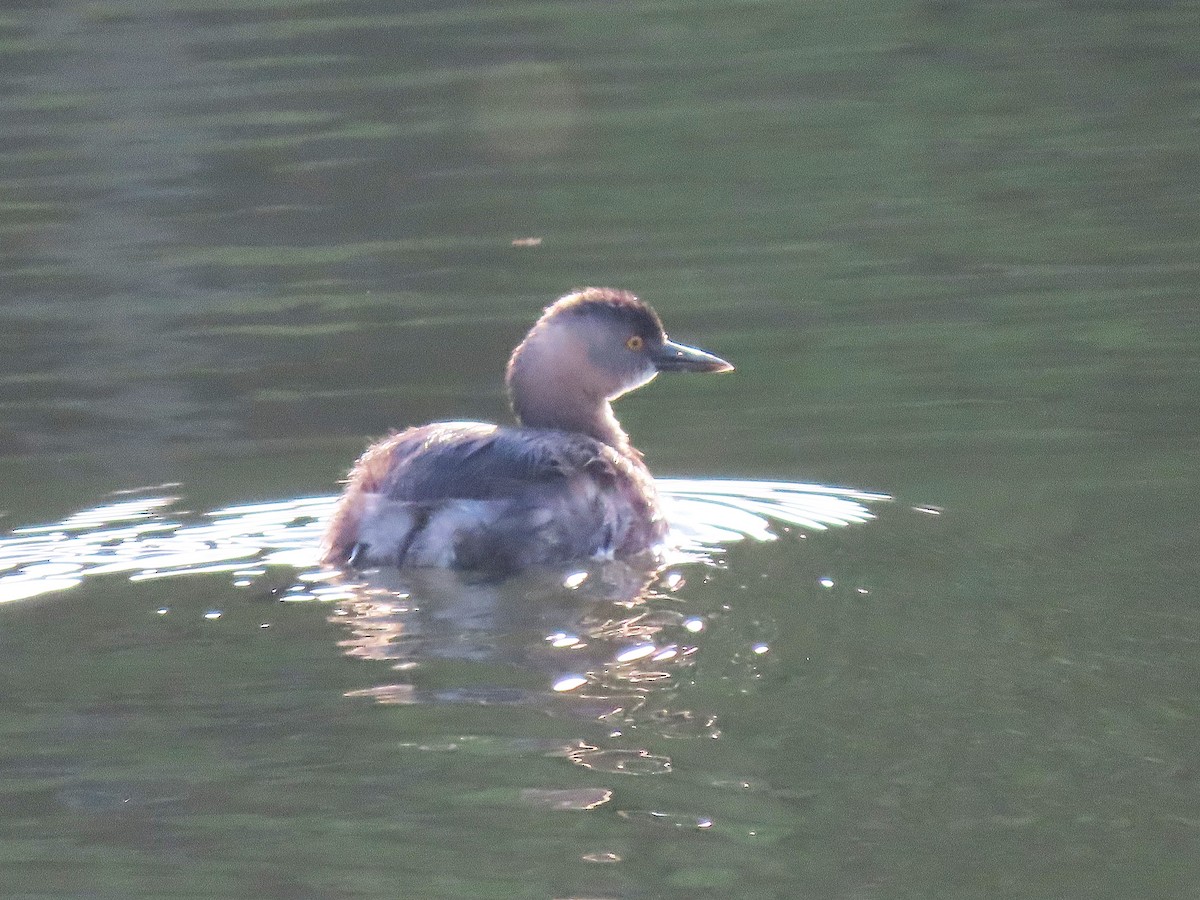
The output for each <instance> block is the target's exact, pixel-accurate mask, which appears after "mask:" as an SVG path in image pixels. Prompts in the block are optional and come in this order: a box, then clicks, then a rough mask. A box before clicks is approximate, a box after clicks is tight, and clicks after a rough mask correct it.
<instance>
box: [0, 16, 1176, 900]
mask: <svg viewBox="0 0 1200 900" xmlns="http://www.w3.org/2000/svg"><path fill="white" fill-rule="evenodd" d="M1198 40H1200V12H1198V10H1197V7H1196V5H1195V4H1194V3H1187V2H1170V0H1160V2H1146V3H1137V2H1120V0H1113V2H1088V0H1075V2H1050V0H1030V2H1014V3H983V2H970V0H944V2H939V0H929V2H923V3H921V2H899V0H874V2H867V0H843V2H840V3H830V2H816V3H792V2H732V0H723V2H705V0H691V2H686V3H684V2H674V0H664V2H645V3H643V2H629V3H615V2H598V0H595V2H578V3H571V2H543V3H488V4H483V3H476V4H467V3H458V4H454V3H438V2H429V3H413V4H401V3H383V2H374V3H372V2H362V0H342V2H339V0H313V2H306V3H297V2H287V0H229V2H223V0H221V2H219V0H154V2H152V0H125V2H121V0H109V2H105V0H96V2H89V3H85V2H59V3H50V2H43V3H36V2H21V3H10V4H7V5H5V7H4V8H3V10H0V510H3V511H4V512H5V516H4V517H3V518H2V519H0V524H2V525H3V526H4V527H5V528H6V529H8V528H17V527H19V526H24V525H30V524H38V523H43V522H55V521H58V520H60V519H61V518H62V517H64V516H68V515H70V514H71V513H73V512H75V511H77V510H80V509H85V508H90V507H93V506H95V505H96V504H98V503H103V502H106V501H108V500H111V499H112V497H111V494H112V492H113V491H119V490H127V489H131V488H136V487H140V486H145V485H158V484H162V483H164V482H178V483H179V486H178V487H173V488H169V489H164V491H163V492H166V493H171V494H173V495H175V496H181V497H182V498H183V500H182V501H181V503H180V504H177V506H178V507H180V508H188V509H191V510H194V511H196V512H197V513H200V512H203V511H206V510H211V509H213V508H215V507H219V506H225V505H230V504H245V503H257V502H264V503H278V502H281V501H284V500H287V499H288V498H295V497H308V496H313V495H324V494H329V493H332V491H333V490H334V488H335V483H336V481H337V479H338V478H339V477H340V476H341V474H342V473H343V472H344V470H345V468H346V467H347V466H348V464H349V462H350V460H352V458H353V457H354V455H355V454H356V453H357V452H358V451H359V450H360V449H361V447H362V446H363V444H364V442H365V440H366V439H367V438H368V437H370V436H375V435H379V434H381V433H384V432H386V431H387V430H388V429H390V428H393V427H398V426H401V425H406V424H411V423H416V422H423V421H428V420H430V419H436V418H476V417H477V418H485V419H497V418H503V417H504V416H505V415H506V412H505V403H504V398H503V395H502V386H501V380H500V371H501V368H502V365H503V362H504V360H505V359H506V356H507V353H508V351H509V349H510V348H511V346H512V345H513V343H514V342H515V341H516V340H517V339H518V338H519V337H520V335H521V334H522V333H523V331H524V329H525V328H526V327H527V326H528V324H529V322H530V321H531V320H532V319H533V318H534V317H535V316H536V314H537V311H538V310H539V309H540V307H541V306H542V305H544V304H545V303H547V302H549V301H550V300H551V299H553V298H554V297H555V296H557V295H559V294H561V293H563V292H565V291H566V290H568V289H569V288H571V287H573V286H576V285H581V284H612V285H615V286H619V287H626V288H629V289H632V290H634V291H636V292H638V293H639V294H640V295H641V296H643V297H644V298H645V299H647V300H649V301H651V302H652V303H654V304H655V306H656V307H657V308H658V309H659V311H660V312H661V313H662V315H663V317H664V319H665V320H666V322H667V325H668V328H669V329H670V331H671V333H672V335H673V336H675V337H677V338H679V339H681V340H686V341H689V342H695V343H697V344H700V345H701V346H705V347H708V348H710V349H712V350H713V351H715V352H717V353H720V354H721V355H722V356H725V357H727V358H729V359H731V360H733V361H734V362H735V363H736V364H737V365H738V371H737V373H735V374H733V375H729V376H722V377H720V378H693V379H684V378H680V379H677V380H674V379H673V380H668V379H667V378H663V379H659V381H657V382H656V383H655V384H654V385H652V386H650V387H649V388H648V389H646V390H644V391H642V392H640V393H639V394H638V395H636V396H633V397H630V398H628V399H626V400H624V401H622V403H621V404H620V406H619V409H618V412H619V413H620V415H621V417H622V420H623V421H624V423H625V425H626V427H627V428H628V430H629V431H630V432H631V433H632V435H633V436H634V439H635V441H636V442H637V443H638V445H639V446H640V447H641V448H642V449H643V450H644V451H645V452H646V455H647V458H648V460H649V461H650V463H651V465H652V467H653V468H654V469H655V470H656V471H657V472H659V473H661V474H664V475H675V476H688V477H692V478H705V477H754V478H769V479H780V480H795V481H820V482H828V483H835V484H847V485H853V486H855V487H860V488H865V489H872V490H880V491H885V492H887V493H890V494H892V495H894V496H895V497H896V498H897V502H895V503H894V504H890V505H884V506H881V507H880V508H879V509H878V510H877V511H878V512H879V513H880V517H879V518H878V519H877V520H876V521H873V522H870V523H868V524H865V525H858V526H852V527H850V528H847V529H840V530H837V529H835V530H831V531H828V532H824V533H813V534H808V535H807V536H805V537H803V538H801V537H799V536H798V535H797V534H789V535H784V536H783V538H782V539H781V540H778V541H774V542H769V543H760V542H757V541H743V542H740V543H736V544H733V545H731V546H730V547H729V549H728V552H727V553H725V554H723V557H724V562H725V567H724V568H712V567H705V566H701V565H681V566H679V567H677V568H676V569H675V570H673V573H672V574H675V575H677V576H680V578H678V579H665V580H660V581H659V582H657V583H656V585H655V588H656V591H655V592H654V593H652V594H650V595H649V596H644V595H640V594H639V593H638V591H637V590H636V586H635V588H634V590H632V592H630V591H628V590H626V588H627V587H628V585H612V584H609V585H602V584H601V582H602V581H603V580H604V577H608V578H609V579H610V580H611V579H612V578H613V577H616V576H614V575H612V573H609V574H608V575H607V576H603V577H602V574H601V573H593V577H592V578H590V579H589V580H588V581H587V582H585V583H584V584H583V586H582V587H579V588H576V589H571V588H566V587H563V586H562V584H561V583H560V582H561V579H558V580H556V579H554V578H550V577H544V578H538V577H532V576H531V577H530V578H528V579H520V580H518V581H516V582H513V583H510V584H506V585H503V586H499V587H496V586H480V585H462V584H458V583H449V584H447V583H445V582H443V581H441V580H439V579H436V578H417V579H415V580H413V579H409V580H401V581H391V582H388V581H387V580H386V579H385V580H384V583H380V584H375V585H371V586H368V588H364V589H360V590H358V591H356V592H355V593H354V594H353V596H351V597H349V598H343V599H341V600H337V599H329V598H327V599H319V598H318V599H297V600H295V602H286V603H284V602H280V599H281V598H282V597H286V596H287V595H288V594H289V592H291V593H295V592H294V591H291V588H293V587H294V586H295V585H296V584H297V583H298V582H297V578H298V572H299V573H301V574H302V573H303V570H302V569H299V570H298V569H296V568H290V567H287V566H282V565H277V566H272V567H268V568H266V570H265V571H262V570H261V569H255V572H254V575H253V577H247V578H244V579H243V578H241V576H238V575H231V574H229V573H228V572H224V573H215V574H208V575H203V574H191V575H183V576H178V577H172V578H163V579H157V580H144V581H143V580H137V581H131V580H129V578H128V576H127V573H113V574H110V575H97V576H95V577H92V578H88V579H87V580H85V581H84V583H83V584H81V585H79V586H78V587H75V588H72V589H68V590H63V591H60V592H57V593H51V594H45V595H42V596H39V597H37V598H35V599H27V600H22V601H14V602H11V603H9V604H6V605H3V606H0V678H2V682H0V683H2V684H3V686H4V689H3V691H0V729H2V732H0V894H3V895H5V896H13V897H105V898H107V897H130V896H150V897H167V896H190V897H279V898H293V897H294V898H309V897H333V898H342V897H346V898H356V897H372V898H373V897H414V898H425V897H429V898H440V897H447V898H449V897H464V898H465V897H470V898H474V897H497V898H499V897H530V898H538V897H604V898H608V897H613V898H615V897H622V898H624V897H668V898H690V897H747V898H757V897H788V898H791V897H812V898H825V897H829V898H871V900H875V898H895V897H912V898H926V897H945V898H995V897H1028V898H1046V897H1056V898H1059V897H1062V898H1096V897H1113V898H1127V897H1129V898H1134V897H1136V898H1151V897H1152V898H1160V897H1161V898H1176V897H1178V898H1191V897H1195V896H1196V895H1197V892H1200V862H1197V860H1200V784H1198V780H1200V766H1198V764H1197V761H1196V760H1197V747H1198V746H1200V604H1198V600H1197V588H1196V584H1197V575H1198V574H1200V572H1198V570H1200V565H1198V564H1197V561H1196V528H1195V525H1194V518H1195V510H1196V508H1197V504H1198V502H1200V488H1198V486H1197V465H1196V461H1197V451H1198V450H1200V440H1198V436H1200V399H1198V398H1200V327H1198V326H1200V305H1198V304H1197V300H1196V285H1197V276H1198V274H1200V114H1198V109H1200V66H1198V64H1197V57H1196V51H1195V48H1196V46H1197V41H1198ZM530 238H538V239H540V243H537V242H534V241H527V240H524V239H530ZM514 242H516V243H514ZM529 244H535V245H532V246H530V245H529ZM925 505H932V506H936V507H938V508H939V509H940V510H941V511H942V514H941V515H938V516H931V515H927V514H924V513H921V512H918V511H914V510H913V507H914V506H925ZM49 558H50V557H48V559H49ZM251 567H252V566H251ZM46 577H47V578H52V577H55V574H54V572H52V571H49V570H48V571H47V572H46ZM680 579H681V580H680ZM239 580H244V581H248V582H249V584H247V585H245V586H238V585H237V584H235V582H236V581H239ZM823 580H824V581H825V582H826V584H828V583H829V582H832V584H831V585H830V586H825V584H823V583H822V582H823ZM160 610H166V612H160ZM218 611H219V612H220V616H219V617H206V614H215V613H216V612H218ZM689 623H691V624H689ZM695 623H698V625H697V624H695ZM264 625H269V627H266V628H264V627H262V626H264ZM694 628H698V630H693V629H694ZM556 635H557V636H558V637H556ZM571 637H577V638H579V641H578V643H579V645H580V646H579V647H574V645H572V644H571V642H570V641H569V640H568V639H569V638H571ZM556 643H557V644H558V645H559V646H555V644H556ZM583 644H586V645H587V646H586V647H584V646H582V645H583ZM649 644H653V645H654V646H655V656H658V657H661V658H657V659H656V658H651V657H647V656H638V655H637V654H638V653H639V652H640V650H639V649H638V648H640V647H643V646H647V645H649ZM631 648H632V649H631ZM670 648H675V651H676V652H675V655H673V656H668V655H664V654H666V653H667V652H668V651H669V650H670ZM624 652H629V653H631V654H632V656H631V657H630V658H629V659H626V660H625V661H624V662H622V661H621V660H620V659H619V657H620V654H622V653H624ZM573 654H574V655H573ZM575 671H580V672H587V673H591V675H592V678H593V681H592V683H591V685H590V687H589V688H588V689H587V690H586V691H585V692H582V693H581V692H579V691H576V692H555V691H553V690H551V686H552V684H553V683H554V681H555V679H556V678H558V677H560V676H562V675H564V674H567V673H570V672H575ZM584 807H591V808H584Z"/></svg>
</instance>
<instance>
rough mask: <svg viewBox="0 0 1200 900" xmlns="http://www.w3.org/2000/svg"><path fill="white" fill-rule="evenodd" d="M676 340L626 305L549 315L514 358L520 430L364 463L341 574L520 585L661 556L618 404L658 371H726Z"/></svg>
mask: <svg viewBox="0 0 1200 900" xmlns="http://www.w3.org/2000/svg"><path fill="white" fill-rule="evenodd" d="M731 368H732V366H730V365H729V364H728V363H727V362H725V361H724V360H721V359H719V358H718V357H715V356H712V355H711V354H708V353H705V352H704V351H702V350H696V349H694V348H691V347H685V346H683V345H681V344H676V343H674V342H673V341H670V340H668V339H667V337H666V334H665V333H664V332H663V330H662V324H661V322H660V321H659V319H658V317H657V315H656V314H655V313H654V312H653V310H651V309H650V308H649V307H648V306H646V305H645V304H643V303H642V302H641V301H640V300H638V299H637V298H636V297H634V296H633V295H632V294H629V293H628V292H625V291H615V290H612V289H609V288H588V289H585V290H582V291H578V292H576V293H574V294H569V295H567V296H566V297H564V298H562V299H561V300H559V301H558V302H557V303H555V304H553V305H552V306H550V307H548V308H547V309H546V311H545V313H544V314H543V315H542V317H541V318H540V319H539V320H538V322H537V323H536V324H535V325H534V327H533V328H532V329H531V330H530V332H529V334H528V335H527V336H526V338H525V340H523V341H522V342H521V344H520V345H519V346H518V347H517V349H516V350H515V351H514V352H513V355H512V358H511V359H510V361H509V365H508V370H507V383H508V388H509V393H510V395H511V398H512V404H513V409H514V412H515V413H516V414H517V417H518V419H519V420H520V421H521V423H522V425H521V426H520V427H501V426H496V425H490V424H485V423H478V422H439V423H434V424H431V425H422V426H419V427H414V428H409V429H407V430H405V431H402V432H399V433H397V434H393V435H391V436H390V437H387V438H384V439H383V440H381V441H379V442H377V443H376V444H374V445H372V446H371V447H370V448H368V450H367V451H366V452H365V453H364V454H363V455H362V456H361V457H360V458H359V460H358V462H357V463H356V464H355V466H354V468H353V470H352V471H351V473H350V477H349V479H348V480H347V486H346V490H345V492H344V493H343V495H342V498H341V500H340V501H339V503H338V506H337V509H336V511H335V513H334V517H333V520H332V521H331V523H330V526H329V529H328V531H327V533H326V540H325V553H324V559H325V561H326V562H328V563H331V564H344V563H349V564H352V565H389V566H443V567H453V568H464V569H487V570H499V571H515V570H520V569H524V568H528V567H531V566H538V565H546V564H553V563H560V562H566V561H569V560H577V559H587V558H594V557H625V556H632V555H636V554H638V553H642V552H646V551H649V550H652V549H653V548H654V547H655V546H657V545H659V544H660V543H661V542H662V541H663V539H664V537H665V536H666V532H667V526H666V522H665V519H664V518H663V515H662V512H661V509H660V507H659V500H658V492H657V490H656V489H655V487H654V479H653V477H652V476H651V474H650V471H649V470H648V469H647V468H646V465H645V463H644V462H643V460H642V455H641V453H639V452H638V451H637V450H636V449H634V448H633V447H632V445H631V444H630V443H629V438H628V436H627V435H626V434H625V432H624V431H623V430H622V429H621V427H620V424H619V423H618V422H617V420H616V417H615V416H614V415H613V413H612V407H611V405H610V401H611V400H613V399H615V398H616V397H618V396H620V395H621V394H623V393H625V392H627V391H629V390H632V389H634V388H636V387H639V386H640V385H642V384H645V383H646V382H647V381H649V380H650V379H652V378H653V377H654V376H655V375H656V374H657V373H658V372H659V371H709V372H717V371H728V370H729V369H731Z"/></svg>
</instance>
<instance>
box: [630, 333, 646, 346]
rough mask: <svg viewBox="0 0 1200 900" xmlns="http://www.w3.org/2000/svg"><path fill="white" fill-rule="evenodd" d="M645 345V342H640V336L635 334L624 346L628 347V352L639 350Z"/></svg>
mask: <svg viewBox="0 0 1200 900" xmlns="http://www.w3.org/2000/svg"><path fill="white" fill-rule="evenodd" d="M645 343H646V342H645V341H643V340H642V336H641V335H640V334H635V335H634V336H633V337H631V338H630V339H629V340H627V341H626V342H625V346H626V347H628V348H629V349H630V350H641V349H642V345H643V344H645Z"/></svg>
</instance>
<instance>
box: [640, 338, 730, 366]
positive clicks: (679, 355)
mask: <svg viewBox="0 0 1200 900" xmlns="http://www.w3.org/2000/svg"><path fill="white" fill-rule="evenodd" d="M650 358H651V360H652V361H653V362H654V367H655V368H656V369H658V371H660V372H732V371H733V366H732V365H731V364H730V363H727V362H726V361H725V360H723V359H721V357H719V356H714V355H713V354H711V353H708V352H706V351H704V350H700V349H697V348H696V347H688V346H687V345H686V344H677V343H675V342H674V341H663V344H662V346H661V347H658V348H657V349H655V350H654V351H653V352H652V353H651V356H650Z"/></svg>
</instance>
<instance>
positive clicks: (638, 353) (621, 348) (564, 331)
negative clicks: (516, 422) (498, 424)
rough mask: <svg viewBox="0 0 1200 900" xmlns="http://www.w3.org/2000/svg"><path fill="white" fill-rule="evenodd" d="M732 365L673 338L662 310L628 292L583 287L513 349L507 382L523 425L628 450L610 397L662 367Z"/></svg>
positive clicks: (554, 307) (672, 369)
mask: <svg viewBox="0 0 1200 900" xmlns="http://www.w3.org/2000/svg"><path fill="white" fill-rule="evenodd" d="M732 369H733V366H731V365H730V364H729V363H727V362H726V361H725V360H723V359H721V358H720V357H718V356H713V355H712V354H711V353H706V352H705V351H703V350H698V349H696V348H695V347H687V346H685V345H683V344H677V343H675V342H674V341H672V340H670V339H668V338H667V335H666V332H665V331H664V330H663V326H662V321H661V320H660V319H659V317H658V314H657V313H655V312H654V310H653V309H651V308H650V307H649V306H647V305H646V304H645V303H643V302H642V301H641V300H639V299H638V298H637V297H635V296H634V295H633V294H631V293H629V292H628V291H619V290H615V289H613V288H584V289H582V290H579V291H575V292H574V293H571V294H568V295H567V296H565V297H563V298H562V299H560V300H558V301H557V302H556V303H554V304H553V305H551V306H549V307H547V308H546V311H545V312H544V313H543V314H542V317H541V318H540V319H538V321H537V323H536V324H535V325H534V326H533V328H532V329H530V331H529V334H527V335H526V336H525V339H524V340H523V341H522V342H521V343H520V345H519V346H518V347H517V349H516V350H514V351H513V355H512V358H511V359H510V360H509V362H508V376H507V381H508V390H509V395H510V397H511V398H512V405H513V411H514V412H515V413H516V415H517V418H518V419H520V420H521V422H522V424H524V425H528V426H532V427H535V428H558V429H562V430H566V431H578V432H582V433H584V434H590V435H592V436H593V437H595V438H598V439H599V440H602V441H604V442H605V443H607V444H610V445H611V446H614V447H617V448H618V449H627V448H628V438H627V437H626V436H625V433H624V432H623V431H621V427H620V425H619V424H618V423H617V420H616V419H615V418H614V417H613V414H612V407H611V406H609V401H611V400H615V399H616V398H617V397H620V396H621V395H622V394H625V393H627V392H629V391H632V390H634V389H635V388H638V387H641V386H642V385H643V384H645V383H646V382H648V381H650V380H651V379H652V378H654V376H655V375H657V374H658V373H659V372H728V371H730V370H732Z"/></svg>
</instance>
